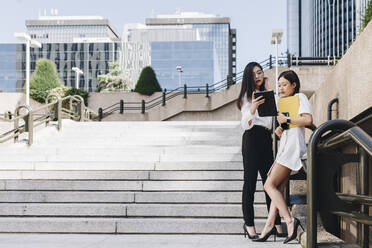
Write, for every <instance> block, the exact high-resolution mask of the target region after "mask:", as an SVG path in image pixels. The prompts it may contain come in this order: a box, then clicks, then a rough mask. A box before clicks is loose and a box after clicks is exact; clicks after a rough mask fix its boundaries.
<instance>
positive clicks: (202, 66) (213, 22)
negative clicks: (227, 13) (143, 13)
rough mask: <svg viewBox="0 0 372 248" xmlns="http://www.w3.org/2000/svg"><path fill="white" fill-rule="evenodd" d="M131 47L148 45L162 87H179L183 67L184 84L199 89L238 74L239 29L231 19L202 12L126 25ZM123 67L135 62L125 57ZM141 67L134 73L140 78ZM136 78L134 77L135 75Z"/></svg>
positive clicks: (125, 36)
mask: <svg viewBox="0 0 372 248" xmlns="http://www.w3.org/2000/svg"><path fill="white" fill-rule="evenodd" d="M122 38H123V42H124V43H129V44H136V43H142V44H143V43H148V44H150V45H149V47H150V51H149V52H150V54H149V55H148V56H145V57H147V58H148V61H149V62H150V64H149V65H151V66H152V67H153V68H154V70H155V73H156V74H157V77H158V80H159V82H160V85H161V86H162V87H163V88H167V89H169V88H171V89H174V88H177V87H178V83H179V72H178V71H177V70H176V67H177V66H181V67H182V71H183V72H182V85H183V84H187V85H190V86H200V85H205V84H206V83H208V84H212V83H214V82H216V81H220V80H223V79H226V78H227V77H228V76H229V77H232V78H234V77H235V75H236V30H234V29H231V28H230V19H229V18H227V17H218V16H216V15H207V14H201V13H193V12H192V13H189V12H188V13H179V14H175V15H158V16H157V17H156V18H147V19H146V25H144V24H127V25H125V26H124V32H123V35H122ZM123 63H124V67H127V66H126V64H127V63H132V62H131V61H130V60H127V59H126V58H125V56H123ZM141 69H142V68H136V70H133V72H134V73H135V74H137V75H139V72H140V70H141ZM133 78H135V76H133Z"/></svg>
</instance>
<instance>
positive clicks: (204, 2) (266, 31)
mask: <svg viewBox="0 0 372 248" xmlns="http://www.w3.org/2000/svg"><path fill="white" fill-rule="evenodd" d="M1 2H2V6H1V10H0V13H1V15H0V43H7V42H18V41H17V40H16V39H15V38H14V37H13V34H14V32H24V31H26V27H25V21H26V20H30V19H37V18H38V15H39V13H40V14H41V15H43V14H44V10H46V11H47V14H48V15H49V14H50V10H51V9H52V8H54V9H58V15H61V16H75V15H76V16H81V15H89V16H103V17H104V18H107V19H109V21H110V22H111V24H112V25H113V26H114V28H115V29H116V31H117V32H118V33H119V34H120V35H121V34H122V31H123V25H124V24H125V23H143V24H144V23H145V19H146V18H149V17H154V16H156V15H161V14H174V13H176V11H181V12H202V13H205V14H216V15H219V16H221V17H229V18H230V21H231V28H235V29H237V72H240V71H242V70H244V67H245V65H246V64H247V63H249V62H251V61H257V62H261V61H263V60H265V59H267V58H268V57H269V55H270V54H273V55H274V53H275V47H274V46H273V45H271V44H270V42H271V32H272V30H273V29H282V30H283V32H284V34H283V39H282V43H281V44H280V45H279V55H280V54H281V53H284V52H285V51H286V50H287V41H286V40H287V39H286V35H287V33H286V26H287V25H286V20H287V14H286V1H285V0H256V1H253V0H227V1H218V0H184V1H179V0H130V1H128V0H1Z"/></svg>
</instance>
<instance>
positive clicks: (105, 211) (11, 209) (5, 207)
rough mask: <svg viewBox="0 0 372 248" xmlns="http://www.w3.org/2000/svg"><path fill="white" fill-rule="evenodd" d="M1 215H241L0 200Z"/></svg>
mask: <svg viewBox="0 0 372 248" xmlns="http://www.w3.org/2000/svg"><path fill="white" fill-rule="evenodd" d="M254 209H255V216H256V217H262V218H264V217H265V216H267V210H266V205H263V204H262V205H255V206H254ZM0 216H1V217H4V216H6V217H9V216H13V217H16V216H17V217H20V216H45V217H46V216H49V217H72V216H80V217H110V216H117V217H205V218H209V217H216V218H220V217H230V218H242V207H241V205H240V204H121V203H116V204H92V203H90V204H82V203H78V204H76V203H74V204H72V203H70V204H66V203H64V204H56V203H42V204H40V203H1V204H0Z"/></svg>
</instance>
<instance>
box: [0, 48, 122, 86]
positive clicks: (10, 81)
mask: <svg viewBox="0 0 372 248" xmlns="http://www.w3.org/2000/svg"><path fill="white" fill-rule="evenodd" d="M119 56H120V43H43V44H42V48H40V49H34V48H31V53H30V62H31V64H30V71H31V73H32V72H33V71H34V70H35V67H36V61H37V60H38V59H39V58H46V59H50V60H52V61H53V62H54V63H55V64H56V67H57V71H58V74H59V78H60V79H61V80H62V81H63V82H64V84H65V85H66V86H72V87H75V80H76V78H75V76H76V74H75V72H74V71H72V67H79V68H80V69H81V70H82V71H83V73H84V74H83V75H80V80H79V84H80V85H79V88H80V89H85V90H88V91H94V90H95V88H96V87H97V84H98V81H97V76H98V75H100V74H106V73H108V71H109V62H114V61H117V60H118V58H119ZM25 80H26V45H24V44H19V43H18V44H17V43H13V44H0V90H2V91H4V92H20V91H22V88H23V85H24V83H25Z"/></svg>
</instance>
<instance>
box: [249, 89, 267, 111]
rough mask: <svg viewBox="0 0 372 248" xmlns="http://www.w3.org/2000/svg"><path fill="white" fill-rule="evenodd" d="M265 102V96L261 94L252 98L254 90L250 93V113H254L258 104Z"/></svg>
mask: <svg viewBox="0 0 372 248" xmlns="http://www.w3.org/2000/svg"><path fill="white" fill-rule="evenodd" d="M264 102H265V98H263V96H259V97H257V98H254V92H253V93H252V106H251V114H252V115H254V113H255V112H256V110H257V108H258V106H260V105H261V104H263V103H264Z"/></svg>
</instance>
